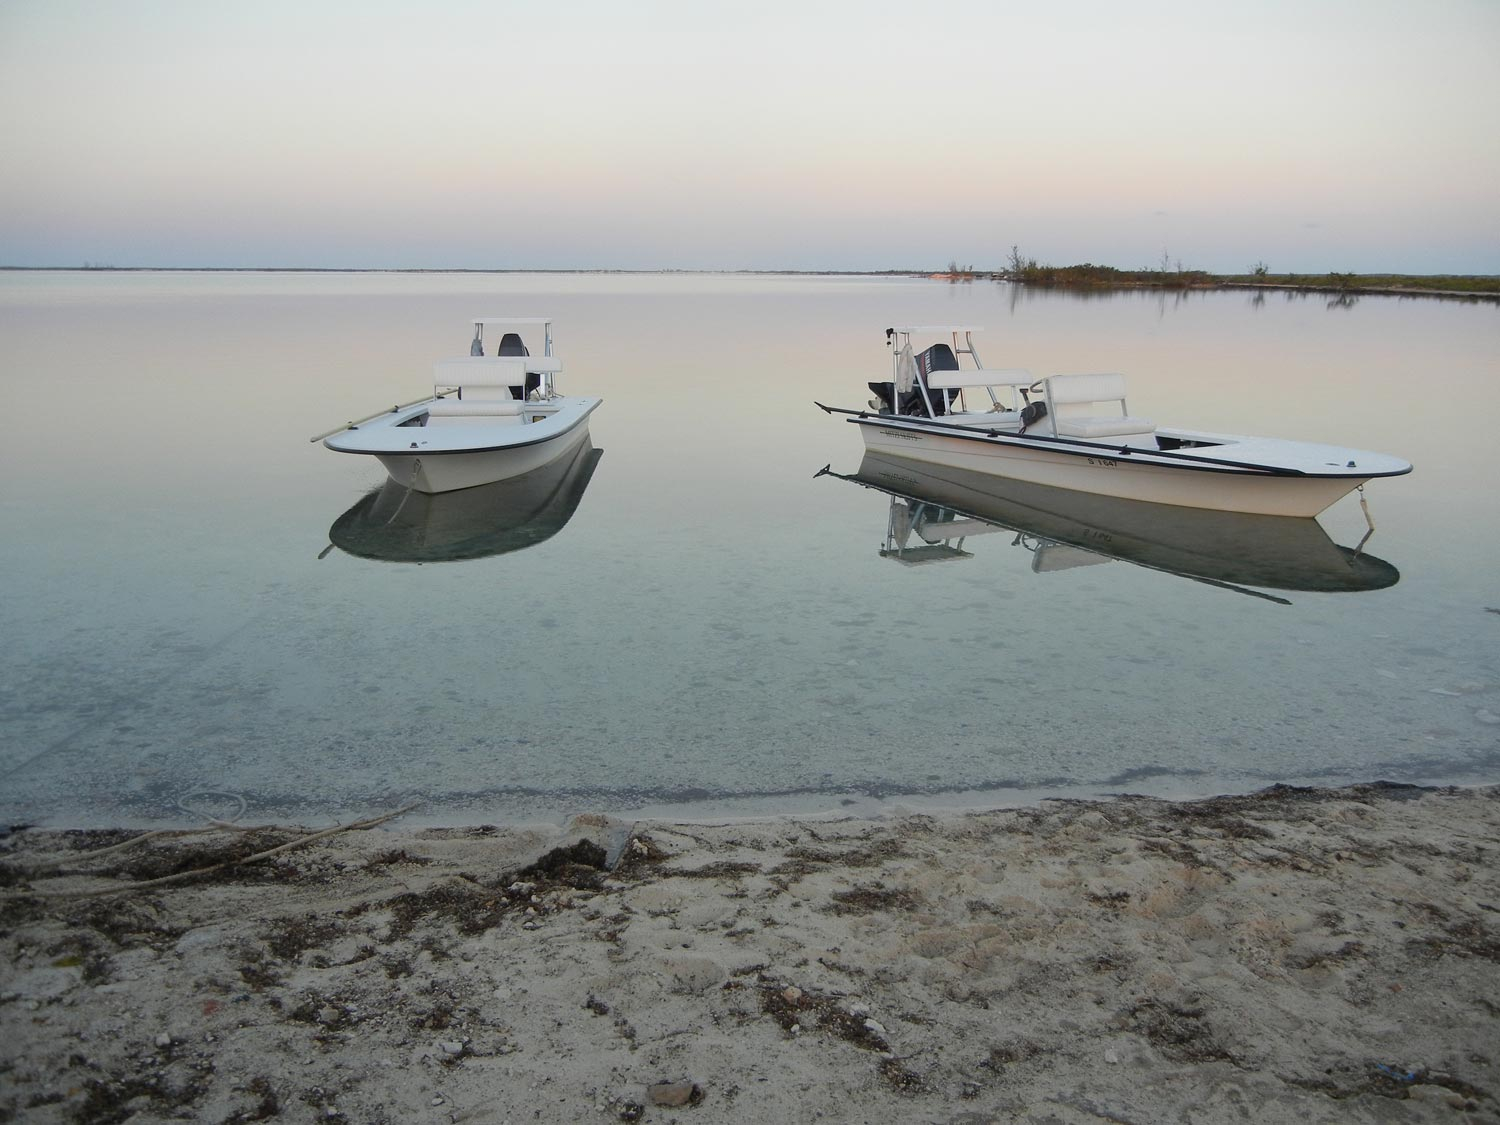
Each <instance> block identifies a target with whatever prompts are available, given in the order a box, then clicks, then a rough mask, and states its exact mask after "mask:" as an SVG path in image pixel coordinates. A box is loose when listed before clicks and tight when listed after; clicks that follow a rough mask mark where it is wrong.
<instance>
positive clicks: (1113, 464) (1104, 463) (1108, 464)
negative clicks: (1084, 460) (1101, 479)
mask: <svg viewBox="0 0 1500 1125" xmlns="http://www.w3.org/2000/svg"><path fill="white" fill-rule="evenodd" d="M1089 464H1090V465H1098V466H1100V467H1101V468H1105V469H1114V468H1117V467H1118V466H1119V464H1120V463H1119V462H1118V461H1115V460H1113V459H1112V458H1109V457H1090V458H1089Z"/></svg>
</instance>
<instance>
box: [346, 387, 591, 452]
mask: <svg viewBox="0 0 1500 1125" xmlns="http://www.w3.org/2000/svg"><path fill="white" fill-rule="evenodd" d="M437 399H438V396H433V397H432V398H430V399H426V400H424V401H422V402H420V403H417V404H416V405H415V406H413V407H412V408H411V413H410V414H409V415H407V416H405V418H404V421H410V420H411V419H412V418H416V417H418V416H420V415H421V414H422V413H423V412H424V411H425V410H426V408H427V407H428V406H430V405H431V404H432V403H434V402H436V401H437ZM579 399H580V402H582V403H588V404H589V405H588V406H587V408H585V409H583V411H582V413H581V414H579V416H578V417H577V418H575V419H574V420H573V421H572V422H571V423H570V424H569V425H567V426H564V427H561V428H557V429H552V428H549V429H548V432H547V433H545V434H543V435H542V436H541V437H534V438H532V437H528V438H527V439H526V440H524V441H508V442H505V443H503V444H501V445H467V446H464V447H463V448H461V449H426V448H423V449H411V448H409V447H408V448H402V449H341V448H340V447H338V446H336V445H331V444H330V442H332V441H333V440H334V438H337V437H339V436H340V435H342V434H345V433H348V432H349V430H348V429H346V430H340V431H339V433H338V434H333V435H330V436H329V437H328V438H325V439H324V441H323V444H324V445H325V446H327V447H328V448H329V449H331V450H333V451H334V452H335V453H353V454H356V455H358V456H362V457H370V456H375V457H380V456H385V457H398V456H412V457H462V456H464V455H466V454H470V453H500V452H503V451H504V450H507V449H525V448H526V447H527V446H531V445H541V444H543V443H545V442H549V441H556V440H557V439H558V438H560V437H564V436H565V435H567V434H570V433H572V432H573V431H574V430H575V429H577V428H578V427H579V426H581V425H583V424H584V423H585V422H587V421H588V420H589V415H591V414H592V413H593V412H594V411H595V410H597V409H598V408H599V406H600V405H601V404H602V403H603V402H604V400H603V399H602V398H590V397H587V396H579ZM565 413H566V408H564V409H562V410H555V411H552V412H551V413H550V416H549V417H548V419H547V420H546V421H552V420H554V419H557V418H561V417H563V415H564V414H565ZM394 416H395V415H393V414H383V415H381V417H382V418H387V417H394ZM482 425H483V423H478V424H476V426H475V428H478V427H479V426H482ZM543 425H546V422H532V423H530V425H528V426H526V427H521V428H523V429H529V428H531V427H532V426H543ZM358 428H359V427H356V426H351V427H349V429H358ZM403 428H406V427H404V424H403V422H397V421H392V422H390V423H388V424H385V425H382V426H379V427H377V432H378V431H379V430H388V431H391V432H394V431H396V430H400V429H403ZM417 428H418V429H424V430H425V429H426V428H427V427H425V426H422V427H417ZM454 428H455V429H456V428H457V427H454ZM506 428H507V429H515V428H517V427H513V426H508V427H506ZM363 432H364V433H369V432H370V431H369V430H364V431H363Z"/></svg>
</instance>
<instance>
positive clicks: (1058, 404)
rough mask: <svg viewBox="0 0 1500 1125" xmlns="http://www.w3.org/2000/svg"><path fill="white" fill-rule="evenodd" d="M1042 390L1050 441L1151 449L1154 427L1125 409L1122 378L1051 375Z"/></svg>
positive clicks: (1154, 444) (1118, 376) (1105, 375)
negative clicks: (1076, 440)
mask: <svg viewBox="0 0 1500 1125" xmlns="http://www.w3.org/2000/svg"><path fill="white" fill-rule="evenodd" d="M1042 387H1043V390H1044V392H1045V394H1046V400H1047V417H1048V419H1050V420H1051V422H1052V433H1053V436H1054V437H1073V438H1079V439H1081V440H1083V441H1108V442H1110V443H1111V444H1122V445H1135V444H1144V445H1147V446H1150V447H1151V448H1155V446H1156V438H1155V434H1156V423H1155V422H1151V421H1148V420H1147V419H1145V418H1135V417H1132V416H1131V415H1130V414H1129V413H1128V412H1127V410H1126V408H1125V376H1123V375H1113V374H1099V375H1053V376H1052V377H1051V378H1049V379H1045V380H1043V382H1042Z"/></svg>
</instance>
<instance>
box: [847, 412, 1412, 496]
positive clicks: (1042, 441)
mask: <svg viewBox="0 0 1500 1125" xmlns="http://www.w3.org/2000/svg"><path fill="white" fill-rule="evenodd" d="M817 405H818V406H820V407H822V409H824V410H826V411H828V412H830V413H833V412H835V411H836V410H837V408H835V407H827V406H823V404H822V403H818V404H817ZM837 412H838V413H843V414H850V415H852V417H849V418H846V419H845V421H846V422H852V423H854V424H855V425H858V426H888V427H893V428H895V429H904V430H906V431H907V432H909V433H929V434H933V435H934V436H937V437H951V438H957V439H959V440H964V441H974V442H978V443H980V444H981V445H992V446H1003V447H1005V448H1013V449H1025V448H1027V447H1028V446H1031V447H1032V448H1036V449H1042V450H1043V451H1045V452H1048V453H1056V454H1060V455H1063V456H1069V457H1098V456H1100V455H1104V454H1107V455H1109V456H1110V457H1111V459H1118V460H1121V461H1123V462H1124V463H1125V464H1126V465H1131V464H1134V465H1142V466H1147V467H1150V468H1156V469H1173V470H1186V471H1190V472H1200V473H1226V474H1229V475H1231V476H1237V477H1290V478H1298V479H1304V480H1361V481H1363V480H1375V479H1376V478H1380V477H1399V476H1405V475H1406V474H1407V473H1409V472H1411V471H1412V467H1411V465H1406V466H1405V467H1404V468H1400V469H1375V470H1367V469H1362V468H1358V467H1356V468H1354V469H1352V470H1351V469H1347V468H1342V469H1338V468H1336V469H1335V471H1333V472H1320V471H1317V470H1308V469H1294V468H1290V467H1287V466H1279V465H1256V464H1252V463H1250V462H1244V461H1229V460H1222V461H1216V460H1215V459H1214V458H1211V457H1203V456H1200V455H1195V454H1184V453H1177V452H1176V451H1174V450H1168V449H1135V448H1131V447H1130V446H1121V445H1106V444H1103V443H1099V442H1089V441H1084V440H1081V439H1077V438H1059V437H1051V436H1049V435H1046V434H1022V433H1016V434H1007V433H1001V432H999V431H997V430H994V429H990V430H982V428H981V427H979V426H978V425H976V424H973V423H971V424H968V425H964V424H960V423H956V422H941V421H938V420H937V419H934V418H921V417H914V416H910V415H895V414H871V413H869V412H868V411H854V410H847V411H837ZM976 430H981V431H982V432H976ZM1224 436H1226V437H1227V436H1231V435H1224ZM1350 452H1354V453H1363V452H1365V451H1364V450H1350ZM1372 456H1384V455H1383V454H1372Z"/></svg>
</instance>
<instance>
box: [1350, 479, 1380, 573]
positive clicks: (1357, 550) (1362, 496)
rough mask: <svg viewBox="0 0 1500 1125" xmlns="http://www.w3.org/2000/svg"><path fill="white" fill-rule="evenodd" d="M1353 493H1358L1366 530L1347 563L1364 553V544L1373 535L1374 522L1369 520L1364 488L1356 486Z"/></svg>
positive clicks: (1367, 502)
mask: <svg viewBox="0 0 1500 1125" xmlns="http://www.w3.org/2000/svg"><path fill="white" fill-rule="evenodd" d="M1355 491H1356V492H1358V493H1359V510H1360V511H1362V512H1364V514H1365V529H1366V530H1365V534H1364V538H1363V539H1361V540H1360V541H1359V543H1358V545H1356V546H1355V548H1354V554H1353V555H1352V556H1350V559H1349V561H1350V562H1351V563H1353V562H1354V560H1355V559H1358V558H1359V556H1360V555H1361V554H1362V553H1363V552H1364V549H1365V544H1366V543H1368V542H1369V541H1370V536H1372V535H1374V534H1375V521H1374V520H1372V519H1371V518H1370V502H1369V500H1367V499H1365V486H1364V485H1362V484H1361V485H1358V486H1356V488H1355Z"/></svg>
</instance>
